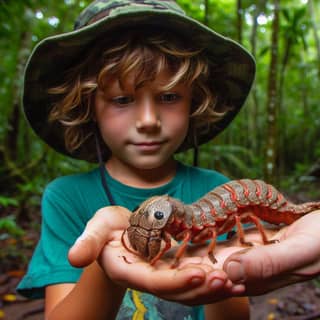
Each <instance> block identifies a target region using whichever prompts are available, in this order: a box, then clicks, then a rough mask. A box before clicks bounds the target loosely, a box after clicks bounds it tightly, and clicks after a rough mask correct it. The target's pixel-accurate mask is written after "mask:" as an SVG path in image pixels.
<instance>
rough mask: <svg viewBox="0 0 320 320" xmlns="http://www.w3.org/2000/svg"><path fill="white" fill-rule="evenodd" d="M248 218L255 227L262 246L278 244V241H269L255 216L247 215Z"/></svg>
mask: <svg viewBox="0 0 320 320" xmlns="http://www.w3.org/2000/svg"><path fill="white" fill-rule="evenodd" d="M248 218H249V219H250V220H251V221H252V222H253V223H254V224H255V226H256V227H257V229H258V231H259V233H260V235H261V238H262V241H263V244H269V243H276V242H278V240H269V239H268V237H267V235H266V232H265V230H264V227H263V225H262V224H261V222H260V220H259V218H257V217H256V216H255V215H249V216H248Z"/></svg>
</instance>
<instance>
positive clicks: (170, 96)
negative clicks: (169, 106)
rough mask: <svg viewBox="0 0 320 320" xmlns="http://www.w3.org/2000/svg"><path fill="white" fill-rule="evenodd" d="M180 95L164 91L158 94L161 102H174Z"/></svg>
mask: <svg viewBox="0 0 320 320" xmlns="http://www.w3.org/2000/svg"><path fill="white" fill-rule="evenodd" d="M179 98H180V96H179V95H178V94H177V93H164V94H162V95H161V96H160V101H161V102H166V103H168V102H169V103H170V102H175V101H177V100H179Z"/></svg>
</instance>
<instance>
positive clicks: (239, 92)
mask: <svg viewBox="0 0 320 320" xmlns="http://www.w3.org/2000/svg"><path fill="white" fill-rule="evenodd" d="M142 25H150V26H154V27H159V28H163V26H165V28H166V29H169V30H172V32H176V33H180V34H182V35H184V36H185V37H187V39H188V40H189V41H190V43H202V44H203V43H206V44H207V45H206V50H205V52H206V54H207V56H208V59H209V61H210V63H211V64H212V65H215V66H217V65H218V70H219V75H217V80H218V82H219V83H217V88H218V89H217V90H218V91H219V90H220V89H221V91H222V92H218V93H220V95H223V96H224V98H225V100H226V101H227V103H228V105H229V106H231V108H229V109H228V110H227V112H226V113H225V115H224V117H222V118H221V119H220V120H219V121H217V122H215V123H213V124H208V126H206V128H203V129H204V130H202V129H200V130H199V134H198V135H197V143H198V144H199V145H200V144H203V143H206V142H208V141H209V140H211V139H212V138H214V137H215V136H216V135H217V134H218V133H220V132H221V131H222V130H223V129H224V128H226V127H227V126H228V124H229V123H230V122H231V121H232V120H233V118H234V117H235V116H236V114H237V113H238V112H239V110H240V109H241V107H242V105H243V104H244V102H245V100H246V98H247V96H248V94H249V92H250V89H251V86H252V83H253V81H254V76H255V61H254V59H253V57H252V56H251V54H250V53H249V52H248V51H247V50H245V49H244V48H243V47H242V46H240V45H239V44H238V43H236V42H234V41H233V40H231V39H228V38H225V37H223V36H222V35H220V34H218V33H216V32H214V31H213V30H211V29H209V28H208V27H206V26H204V25H203V24H201V23H199V22H198V21H196V20H194V19H192V18H190V17H188V16H186V15H183V14H178V13H174V12H171V11H165V10H155V9H149V8H141V9H139V10H133V11H126V12H122V13H118V14H117V15H114V16H106V17H104V18H102V19H100V20H98V21H96V22H94V23H92V24H90V25H88V26H86V27H84V28H81V29H78V30H75V31H72V32H68V33H64V34H60V35H56V36H52V37H48V38H46V39H44V40H42V41H41V42H40V43H39V44H38V45H37V46H36V47H35V48H34V50H33V52H32V54H31V55H30V58H29V60H28V62H27V65H26V69H25V74H24V86H23V95H22V104H23V108H24V113H25V116H26V118H27V120H28V121H29V124H30V126H31V127H32V128H33V130H34V131H35V133H36V134H37V135H38V136H39V137H40V138H41V139H43V140H44V141H45V142H46V143H47V144H48V145H49V146H51V147H52V148H53V149H55V150H56V151H58V152H60V153H62V154H65V155H67V156H70V157H73V158H76V159H81V160H87V161H90V162H96V161H97V158H96V155H95V154H92V146H88V145H86V144H91V145H92V144H93V141H92V140H88V141H86V142H85V143H84V145H83V146H81V147H80V148H79V149H77V150H76V151H75V152H73V153H70V152H69V151H68V150H67V149H66V148H65V142H64V136H63V128H62V127H61V125H60V124H59V123H49V122H48V115H49V113H50V110H51V108H52V106H53V103H54V97H53V96H52V95H49V94H48V90H49V89H50V88H52V87H53V86H56V85H57V83H60V82H61V79H62V77H63V72H64V71H65V70H67V69H68V68H70V67H71V66H72V65H73V64H74V61H75V57H77V56H79V55H81V53H83V52H84V51H85V50H86V49H87V47H88V46H89V45H90V44H92V43H94V40H95V39H97V38H99V37H101V36H102V35H103V34H108V33H110V32H111V31H113V30H116V29H118V28H120V27H121V28H124V27H127V28H129V29H132V28H137V27H139V26H142ZM190 147H193V145H192V143H189V144H188V143H186V144H184V145H183V146H182V147H181V148H180V149H179V151H183V150H186V149H188V148H190ZM89 153H90V154H89Z"/></svg>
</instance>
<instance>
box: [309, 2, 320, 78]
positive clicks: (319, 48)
mask: <svg viewBox="0 0 320 320" xmlns="http://www.w3.org/2000/svg"><path fill="white" fill-rule="evenodd" d="M308 4H309V11H310V20H311V25H312V29H313V34H314V40H315V43H316V50H317V57H318V59H317V62H318V77H319V78H320V39H319V35H318V26H317V22H316V17H315V15H314V3H313V0H309V1H308Z"/></svg>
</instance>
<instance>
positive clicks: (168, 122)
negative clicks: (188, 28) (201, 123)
mask: <svg viewBox="0 0 320 320" xmlns="http://www.w3.org/2000/svg"><path fill="white" fill-rule="evenodd" d="M127 79H128V81H126V83H125V84H124V86H123V87H121V86H120V84H119V81H118V79H116V78H113V79H110V80H111V81H108V86H107V88H106V89H105V90H104V91H101V90H98V91H97V94H96V97H95V116H96V121H97V123H98V126H99V128H100V132H101V136H102V138H103V140H104V142H105V143H106V144H107V145H108V147H109V148H110V150H111V153H112V156H111V159H110V160H111V161H120V162H121V164H122V165H125V166H127V167H130V168H136V169H155V168H159V167H160V166H164V165H166V163H168V162H169V161H171V160H172V155H173V153H174V152H175V151H176V150H177V148H178V147H179V146H180V145H181V143H182V142H183V140H184V139H185V137H186V134H187V131H188V128H189V116H190V106H191V88H190V86H188V85H185V84H178V85H176V86H175V87H173V88H171V89H170V90H164V89H163V86H164V85H166V84H168V82H169V80H170V75H169V73H168V72H166V71H162V72H161V73H160V74H159V76H158V77H157V78H156V79H155V80H154V81H151V82H147V83H145V84H144V85H143V86H141V87H139V88H135V86H134V78H133V76H132V75H131V76H130V75H129V77H127Z"/></svg>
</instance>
